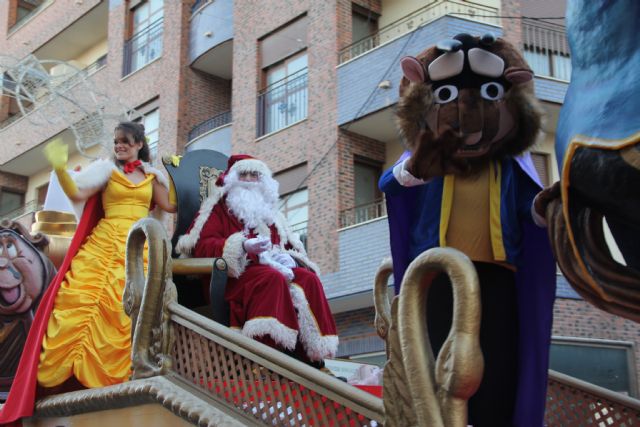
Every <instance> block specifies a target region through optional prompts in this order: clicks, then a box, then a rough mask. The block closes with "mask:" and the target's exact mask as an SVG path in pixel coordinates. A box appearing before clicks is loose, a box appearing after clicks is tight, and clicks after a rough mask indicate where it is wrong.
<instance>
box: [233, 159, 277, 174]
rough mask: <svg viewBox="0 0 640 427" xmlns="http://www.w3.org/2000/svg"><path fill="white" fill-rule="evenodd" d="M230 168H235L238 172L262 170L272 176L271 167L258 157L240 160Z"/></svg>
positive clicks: (262, 172) (261, 171)
mask: <svg viewBox="0 0 640 427" xmlns="http://www.w3.org/2000/svg"><path fill="white" fill-rule="evenodd" d="M229 170H235V171H237V172H238V174H240V173H242V172H260V173H261V174H262V175H264V176H269V177H270V176H271V170H270V169H269V167H268V166H267V165H266V164H265V163H264V162H262V161H260V160H258V159H244V160H239V161H237V162H235V163H234V164H233V166H231V169H229Z"/></svg>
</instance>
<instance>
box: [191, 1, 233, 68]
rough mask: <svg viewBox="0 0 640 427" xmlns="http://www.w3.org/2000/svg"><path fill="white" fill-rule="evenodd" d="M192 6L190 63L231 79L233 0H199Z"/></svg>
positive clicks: (194, 66)
mask: <svg viewBox="0 0 640 427" xmlns="http://www.w3.org/2000/svg"><path fill="white" fill-rule="evenodd" d="M191 10H192V16H191V28H190V36H189V62H190V63H191V66H192V67H193V68H195V69H197V70H200V71H204V72H205V73H208V74H211V75H214V76H217V77H221V78H223V79H227V80H228V79H231V76H232V56H233V0H198V1H196V3H195V4H194V5H193V7H192V9H191Z"/></svg>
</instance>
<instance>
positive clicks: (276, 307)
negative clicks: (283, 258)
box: [176, 155, 338, 361]
mask: <svg viewBox="0 0 640 427" xmlns="http://www.w3.org/2000/svg"><path fill="white" fill-rule="evenodd" d="M247 171H251V172H258V173H259V174H260V175H261V177H262V178H261V179H262V180H263V181H269V182H271V183H275V181H273V178H271V172H270V171H269V169H268V168H267V167H266V165H265V164H264V163H262V162H260V161H258V160H256V159H253V158H250V157H249V156H244V155H238V156H232V157H231V158H230V159H229V168H228V169H227V171H226V172H225V174H224V176H223V178H222V179H219V180H218V182H217V186H216V191H214V192H213V194H212V195H210V196H209V198H207V199H206V200H205V201H204V202H203V203H202V206H201V207H200V211H199V212H198V216H197V217H196V219H195V220H194V222H193V223H192V224H191V227H190V228H189V230H188V231H187V233H186V234H185V235H184V236H182V237H181V238H180V239H179V241H178V245H177V247H176V250H177V251H178V252H179V253H181V254H184V255H190V256H195V257H223V258H224V259H225V261H226V262H227V265H228V270H229V276H230V278H229V281H228V282H227V288H226V291H225V300H226V301H227V302H228V303H229V305H230V317H231V318H230V326H231V327H232V328H238V329H240V330H241V332H242V333H243V334H244V335H246V336H248V337H252V338H255V339H258V340H259V341H262V342H264V343H266V344H269V345H272V346H275V347H279V348H280V349H282V350H287V351H289V352H295V353H297V354H298V355H299V356H301V357H302V359H306V360H309V361H321V360H322V359H324V358H328V357H333V356H334V355H335V353H336V351H337V348H338V336H337V333H336V326H335V322H334V319H333V316H332V314H331V311H330V309H329V305H328V303H327V300H326V297H325V295H324V291H323V288H322V283H321V282H320V280H319V278H318V276H317V267H316V266H315V264H314V263H312V262H311V261H310V260H309V258H308V257H307V254H306V251H305V249H304V246H303V245H302V242H301V241H300V239H299V237H298V235H297V234H295V233H293V232H291V230H290V229H289V226H288V224H287V222H286V220H285V218H284V216H283V215H282V214H280V213H279V212H278V211H277V209H276V208H275V206H274V209H273V210H269V211H271V212H273V215H271V216H272V220H271V221H269V219H266V220H262V221H261V220H260V219H258V220H256V219H255V218H254V219H253V220H251V221H249V220H247V221H243V220H242V219H240V217H242V215H241V214H236V212H235V211H236V210H237V211H238V212H240V210H241V209H240V206H238V208H237V209H232V208H231V207H232V206H235V205H234V202H233V201H232V200H231V199H229V197H228V194H227V193H228V192H230V191H233V188H232V187H230V186H229V185H227V184H228V181H229V180H231V177H234V176H235V177H237V174H238V173H242V172H247ZM223 181H224V182H223ZM220 184H222V185H220ZM276 185H277V184H276ZM276 193H277V187H276ZM230 194H233V193H230ZM276 197H277V194H276ZM276 201H277V199H276ZM236 203H237V202H236ZM245 204H246V203H245ZM256 208H262V206H260V207H259V206H256ZM267 217H269V215H267ZM269 222H271V223H269ZM247 223H250V224H251V225H253V226H252V227H249V226H248V225H247ZM256 237H266V238H268V239H270V241H271V245H270V246H271V248H270V250H269V251H266V252H264V253H261V254H260V255H253V254H252V255H249V254H247V252H246V251H245V249H244V246H243V244H244V243H245V242H246V241H247V240H248V239H252V238H256ZM280 253H286V254H288V255H290V256H291V257H292V258H293V259H294V260H295V264H296V266H294V267H291V268H288V267H287V266H283V265H281V264H279V263H278V262H275V261H274V260H273V259H274V258H273V257H271V255H273V254H280ZM276 258H277V256H276ZM300 353H302V354H300Z"/></svg>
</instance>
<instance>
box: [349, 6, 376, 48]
mask: <svg viewBox="0 0 640 427" xmlns="http://www.w3.org/2000/svg"><path fill="white" fill-rule="evenodd" d="M351 7H352V10H351V41H352V43H353V45H352V49H351V54H352V55H353V56H354V57H355V56H358V55H361V54H363V53H365V52H367V51H369V50H371V49H373V48H374V47H376V46H378V45H379V37H371V36H373V35H374V34H375V33H376V32H377V31H378V15H377V14H376V13H374V12H373V11H371V10H369V9H365V8H363V7H360V6H358V5H356V4H353V5H351Z"/></svg>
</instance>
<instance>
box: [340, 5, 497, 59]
mask: <svg viewBox="0 0 640 427" xmlns="http://www.w3.org/2000/svg"><path fill="white" fill-rule="evenodd" d="M445 15H451V16H458V17H463V18H465V19H469V20H472V21H477V22H482V23H485V24H489V25H492V26H496V27H498V26H500V22H499V20H500V18H499V17H498V9H496V8H494V7H489V6H484V5H481V4H473V3H468V2H460V1H450V0H444V1H443V0H435V1H431V2H430V3H429V4H427V5H426V6H424V7H421V8H420V9H418V10H416V11H414V12H412V13H410V14H408V15H406V16H404V17H403V18H400V19H399V20H397V21H395V22H392V23H391V24H389V25H387V26H385V27H383V28H381V29H380V30H378V31H377V32H376V33H375V34H372V35H371V36H369V37H365V38H364V39H362V40H358V41H356V42H354V43H352V44H351V45H349V46H347V47H345V48H344V49H342V50H341V51H340V52H339V53H338V63H339V64H342V63H344V62H346V61H350V60H352V59H354V58H357V57H358V56H360V55H363V54H365V53H367V52H368V51H370V50H372V49H375V48H377V47H379V46H381V45H383V44H385V43H387V42H389V41H391V40H394V39H396V38H398V37H400V36H402V35H404V34H407V33H410V32H412V31H414V30H416V29H418V28H419V27H422V26H424V25H426V24H428V23H430V22H432V21H435V20H436V19H438V18H440V17H442V16H445Z"/></svg>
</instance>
